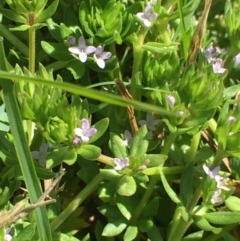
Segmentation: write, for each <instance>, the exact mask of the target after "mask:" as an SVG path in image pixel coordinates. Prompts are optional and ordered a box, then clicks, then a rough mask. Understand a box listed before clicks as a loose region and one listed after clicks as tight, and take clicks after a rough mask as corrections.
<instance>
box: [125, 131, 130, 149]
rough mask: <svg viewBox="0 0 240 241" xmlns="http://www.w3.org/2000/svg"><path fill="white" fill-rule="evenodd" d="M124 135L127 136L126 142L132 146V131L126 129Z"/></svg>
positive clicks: (128, 145)
mask: <svg viewBox="0 0 240 241" xmlns="http://www.w3.org/2000/svg"><path fill="white" fill-rule="evenodd" d="M124 137H125V140H124V144H125V145H126V146H127V147H128V148H130V144H131V141H132V134H131V132H130V131H128V130H126V131H124Z"/></svg>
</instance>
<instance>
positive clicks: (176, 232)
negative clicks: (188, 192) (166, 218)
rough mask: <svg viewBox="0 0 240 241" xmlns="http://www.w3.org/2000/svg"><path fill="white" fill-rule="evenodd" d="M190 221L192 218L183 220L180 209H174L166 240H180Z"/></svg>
mask: <svg viewBox="0 0 240 241" xmlns="http://www.w3.org/2000/svg"><path fill="white" fill-rule="evenodd" d="M191 223H192V219H190V220H189V221H187V222H185V221H184V220H183V218H182V211H181V209H178V208H177V209H176V211H175V213H174V216H173V221H172V225H171V231H170V234H169V237H168V239H167V240H168V241H180V240H182V236H183V234H184V233H185V231H186V230H187V227H189V226H190V225H191Z"/></svg>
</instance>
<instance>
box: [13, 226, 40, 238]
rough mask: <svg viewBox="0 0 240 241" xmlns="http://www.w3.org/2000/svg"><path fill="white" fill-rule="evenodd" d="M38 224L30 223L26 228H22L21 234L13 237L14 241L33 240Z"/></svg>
mask: <svg viewBox="0 0 240 241" xmlns="http://www.w3.org/2000/svg"><path fill="white" fill-rule="evenodd" d="M35 229H36V225H35V224H30V225H28V226H27V227H26V228H24V229H22V230H21V231H20V232H19V234H18V235H17V236H16V237H14V238H13V239H12V241H28V240H32V238H33V235H34V233H35Z"/></svg>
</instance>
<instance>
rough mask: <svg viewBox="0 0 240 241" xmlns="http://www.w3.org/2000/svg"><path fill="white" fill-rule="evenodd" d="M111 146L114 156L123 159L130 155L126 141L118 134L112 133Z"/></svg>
mask: <svg viewBox="0 0 240 241" xmlns="http://www.w3.org/2000/svg"><path fill="white" fill-rule="evenodd" d="M109 147H110V149H111V151H112V152H113V154H114V157H117V158H120V159H123V158H125V157H127V156H128V153H127V147H126V145H125V143H124V141H123V140H122V139H121V138H120V137H119V136H118V135H116V134H113V133H110V142H109Z"/></svg>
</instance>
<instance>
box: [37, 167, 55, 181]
mask: <svg viewBox="0 0 240 241" xmlns="http://www.w3.org/2000/svg"><path fill="white" fill-rule="evenodd" d="M35 169H36V172H37V176H38V177H39V178H40V179H43V180H45V179H51V178H54V177H56V173H54V172H51V171H49V170H47V169H46V168H43V167H35Z"/></svg>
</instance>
